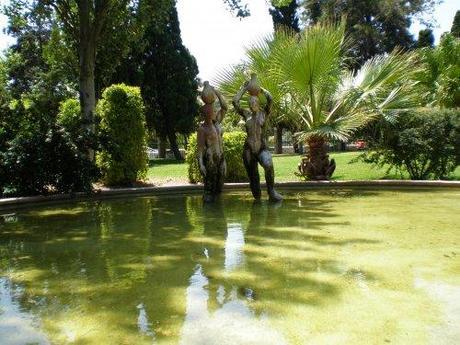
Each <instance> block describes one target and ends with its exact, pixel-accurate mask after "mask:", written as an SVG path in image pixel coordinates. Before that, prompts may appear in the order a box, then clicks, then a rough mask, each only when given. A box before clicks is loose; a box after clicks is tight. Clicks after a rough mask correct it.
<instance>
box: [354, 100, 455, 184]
mask: <svg viewBox="0 0 460 345" xmlns="http://www.w3.org/2000/svg"><path fill="white" fill-rule="evenodd" d="M366 140H367V142H368V144H369V146H370V151H369V152H367V153H364V154H363V155H362V156H361V158H360V159H362V160H363V161H365V162H367V163H372V164H375V165H377V166H380V167H382V166H384V165H389V166H390V169H396V170H398V171H400V172H403V171H407V172H408V173H409V175H410V177H411V179H414V180H424V179H428V178H434V179H444V178H447V177H448V176H449V174H450V173H451V172H453V171H454V170H455V168H456V167H457V166H458V165H459V164H460V111H459V110H442V109H439V108H424V109H418V110H413V111H410V112H407V113H405V114H403V115H402V116H401V117H400V118H399V119H398V120H397V121H396V122H395V123H389V122H385V121H381V122H379V123H376V124H374V126H373V131H372V134H371V135H368V137H367V138H366Z"/></svg>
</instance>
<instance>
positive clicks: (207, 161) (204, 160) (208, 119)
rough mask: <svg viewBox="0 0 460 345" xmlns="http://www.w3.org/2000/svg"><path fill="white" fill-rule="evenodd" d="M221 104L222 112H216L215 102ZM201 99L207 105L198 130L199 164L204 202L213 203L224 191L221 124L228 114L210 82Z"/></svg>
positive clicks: (204, 107)
mask: <svg viewBox="0 0 460 345" xmlns="http://www.w3.org/2000/svg"><path fill="white" fill-rule="evenodd" d="M216 97H217V99H218V100H219V103H220V110H219V111H218V112H216V111H215V110H214V101H215V100H216ZM201 99H202V100H203V102H204V103H205V105H203V107H202V108H201V112H202V113H203V115H204V121H203V122H202V123H201V125H200V127H199V128H198V134H197V139H198V164H199V167H200V171H201V174H202V176H203V180H204V197H203V199H204V201H205V202H211V201H213V200H214V199H215V198H216V196H217V195H218V194H219V193H220V192H221V191H222V186H223V184H224V177H225V173H226V164H225V158H224V146H223V139H222V134H223V131H222V127H221V125H220V124H221V122H222V120H223V118H224V116H225V113H226V112H227V104H226V103H225V100H224V99H223V97H222V95H221V94H220V92H219V91H217V90H215V89H214V88H213V87H211V85H209V82H207V81H205V82H204V88H203V91H202V93H201Z"/></svg>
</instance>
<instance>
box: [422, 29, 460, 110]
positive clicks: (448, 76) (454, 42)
mask: <svg viewBox="0 0 460 345" xmlns="http://www.w3.org/2000/svg"><path fill="white" fill-rule="evenodd" d="M420 58H421V60H422V62H423V64H424V66H425V69H423V70H421V71H420V73H418V75H417V79H418V80H419V81H420V85H421V88H422V91H421V92H424V93H426V97H425V100H426V104H428V105H435V106H440V107H446V108H453V107H460V39H458V38H455V37H454V36H453V35H451V34H444V35H443V36H442V38H441V42H440V44H439V45H438V46H437V47H435V48H432V49H431V48H425V49H423V50H421V52H420Z"/></svg>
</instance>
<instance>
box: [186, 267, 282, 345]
mask: <svg viewBox="0 0 460 345" xmlns="http://www.w3.org/2000/svg"><path fill="white" fill-rule="evenodd" d="M207 287H208V278H206V276H205V275H204V274H203V268H202V267H201V265H197V266H196V268H195V272H194V273H193V275H192V277H191V278H190V286H189V287H188V288H187V309H186V317H185V322H184V324H183V327H182V331H181V341H180V344H182V345H203V344H206V345H226V344H267V345H271V344H273V345H274V344H276V345H283V344H286V343H287V342H286V340H285V339H284V338H283V336H282V335H281V334H280V333H278V332H276V331H274V330H273V329H271V328H270V325H269V323H268V320H267V318H265V317H262V318H259V317H257V316H256V315H255V314H254V312H253V311H252V310H251V309H250V308H249V306H248V305H247V304H246V302H245V301H244V300H240V299H239V298H238V293H237V288H236V287H233V288H232V290H231V291H229V292H228V293H226V292H225V288H224V287H223V286H222V285H220V286H219V287H218V289H217V301H218V303H219V305H220V308H218V309H217V310H216V311H214V312H210V311H208V300H209V292H208V290H207Z"/></svg>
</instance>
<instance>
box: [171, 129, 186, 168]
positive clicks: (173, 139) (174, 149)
mask: <svg viewBox="0 0 460 345" xmlns="http://www.w3.org/2000/svg"><path fill="white" fill-rule="evenodd" d="M168 140H169V146H170V147H171V151H172V152H173V154H174V158H176V160H178V161H181V160H183V157H182V155H181V153H180V151H179V146H178V145H177V138H176V133H174V132H173V131H170V132H169V133H168Z"/></svg>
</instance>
